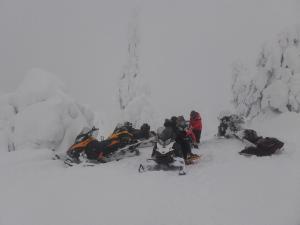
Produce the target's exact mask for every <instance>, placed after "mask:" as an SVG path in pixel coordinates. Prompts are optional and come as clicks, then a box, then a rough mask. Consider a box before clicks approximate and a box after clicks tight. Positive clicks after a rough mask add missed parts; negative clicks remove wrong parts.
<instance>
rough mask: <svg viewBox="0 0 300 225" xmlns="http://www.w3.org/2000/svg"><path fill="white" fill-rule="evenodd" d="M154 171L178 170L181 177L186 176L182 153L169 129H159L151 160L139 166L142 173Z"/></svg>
mask: <svg viewBox="0 0 300 225" xmlns="http://www.w3.org/2000/svg"><path fill="white" fill-rule="evenodd" d="M153 170H177V171H179V175H185V174H186V172H185V161H184V159H183V155H182V151H181V149H180V146H179V145H178V144H177V143H176V142H175V140H174V137H173V136H172V130H170V129H168V128H163V127H162V128H159V129H158V132H157V137H156V142H155V144H154V147H153V151H152V155H151V159H147V163H146V164H140V166H139V172H140V173H141V172H145V171H153Z"/></svg>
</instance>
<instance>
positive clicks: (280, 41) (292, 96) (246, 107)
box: [232, 26, 300, 118]
mask: <svg viewBox="0 0 300 225" xmlns="http://www.w3.org/2000/svg"><path fill="white" fill-rule="evenodd" d="M299 41H300V27H299V26H298V27H296V28H294V29H291V30H287V31H284V32H282V33H280V34H279V35H278V38H277V39H276V40H274V41H272V42H268V43H267V44H265V45H264V46H263V48H262V50H261V52H260V53H259V56H258V59H257V63H256V68H255V73H254V75H252V76H251V73H250V72H249V70H248V69H247V68H246V67H245V66H244V65H243V64H241V63H236V64H234V66H233V83H232V90H233V104H234V106H235V107H236V109H237V111H238V113H240V114H242V115H243V116H246V117H250V118H253V117H255V116H257V115H258V114H260V113H265V112H268V111H272V112H278V113H282V112H285V111H293V112H298V113H299V112H300V85H299V84H300V43H299Z"/></svg>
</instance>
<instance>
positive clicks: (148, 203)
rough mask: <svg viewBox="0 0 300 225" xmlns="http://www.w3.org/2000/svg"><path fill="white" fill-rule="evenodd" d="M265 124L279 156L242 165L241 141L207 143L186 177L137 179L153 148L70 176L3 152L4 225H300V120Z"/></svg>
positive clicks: (38, 156) (35, 159)
mask: <svg viewBox="0 0 300 225" xmlns="http://www.w3.org/2000/svg"><path fill="white" fill-rule="evenodd" d="M295 116H297V117H295ZM264 121H265V122H264V123H265V124H268V128H266V129H265V130H264V129H263V126H262V122H259V123H258V124H259V125H260V126H259V125H255V124H254V125H253V126H255V127H256V128H257V129H258V130H259V132H261V133H262V134H263V135H266V134H270V135H271V134H272V135H276V137H278V138H280V139H282V140H284V141H285V142H286V145H285V152H283V153H282V154H281V155H274V156H272V157H263V158H257V157H251V158H247V157H243V156H240V155H239V154H238V151H239V150H241V149H242V148H243V144H242V143H240V142H239V141H237V140H227V139H216V138H214V137H213V136H211V135H210V136H209V135H208V136H205V137H203V141H202V144H201V146H200V149H199V150H198V151H197V152H198V153H200V154H202V155H203V158H202V160H201V161H200V162H199V163H198V164H195V165H191V166H188V168H187V175H186V176H178V175H177V172H172V171H155V172H145V173H142V174H140V173H138V171H137V170H138V166H139V164H140V163H141V162H143V161H144V160H145V159H146V158H147V157H149V155H150V154H151V149H149V148H148V149H143V150H142V154H141V155H140V156H137V157H132V158H127V159H124V160H121V161H119V162H111V163H107V164H101V165H98V166H95V167H91V168H86V167H85V168H83V167H72V168H64V166H63V163H62V162H61V161H57V160H56V161H54V160H51V151H49V150H46V149H45V150H32V149H27V150H25V149H24V150H20V151H15V152H10V153H7V152H2V153H1V156H0V177H1V186H0V224H1V225H17V224H23V225H29V224H30V225H40V224H49V225H53V224H55V225H83V224H107V225H116V224H131V225H135V224H136V225H153V224H158V225H160V224H161V225H164V224H172V225H184V224H188V225H192V224H195V225H198V224H206V225H210V224H211V225H241V224H245V225H269V224H270V225H297V224H299V223H300V216H299V215H300V193H299V190H300V166H299V161H300V153H299V147H300V145H299V144H298V143H297V141H298V140H299V138H300V136H299V133H295V129H293V128H291V127H290V124H294V126H293V127H297V126H296V124H298V127H299V125H300V119H299V117H298V115H294V114H290V115H289V114H287V115H285V116H281V117H277V118H274V119H273V121H272V120H266V119H264ZM269 121H270V122H269ZM274 121H276V123H274ZM278 126H279V127H280V129H279V127H278ZM272 131H273V132H272ZM277 131H278V132H277Z"/></svg>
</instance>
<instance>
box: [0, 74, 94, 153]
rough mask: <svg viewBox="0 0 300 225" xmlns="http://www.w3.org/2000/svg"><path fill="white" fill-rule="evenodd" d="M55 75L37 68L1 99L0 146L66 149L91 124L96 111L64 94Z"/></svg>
mask: <svg viewBox="0 0 300 225" xmlns="http://www.w3.org/2000/svg"><path fill="white" fill-rule="evenodd" d="M64 90H65V88H64V85H63V84H62V83H61V81H59V79H57V78H56V77H55V76H54V75H53V74H50V73H48V72H44V71H42V70H40V69H34V70H32V71H30V72H29V74H28V75H27V76H26V77H25V79H24V82H23V83H22V84H21V85H20V86H19V88H18V89H17V90H16V92H14V93H11V94H9V95H5V96H3V97H2V98H0V106H1V107H0V147H1V149H6V150H7V149H8V150H10V151H11V150H16V149H21V148H24V147H33V148H49V149H57V150H63V151H65V149H66V148H67V147H68V146H69V145H70V144H71V143H72V142H73V141H74V139H75V137H76V135H77V134H78V133H79V132H80V130H81V129H82V128H83V127H86V126H91V125H92V123H93V119H94V116H93V113H92V112H91V111H90V110H88V109H87V108H86V107H84V106H82V105H79V104H78V103H76V102H75V101H74V100H73V99H71V98H70V97H68V96H67V94H66V93H65V91H64Z"/></svg>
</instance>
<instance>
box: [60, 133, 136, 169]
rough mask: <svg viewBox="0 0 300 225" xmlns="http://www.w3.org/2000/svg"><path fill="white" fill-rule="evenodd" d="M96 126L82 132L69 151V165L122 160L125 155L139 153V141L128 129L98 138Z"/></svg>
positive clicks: (67, 161)
mask: <svg viewBox="0 0 300 225" xmlns="http://www.w3.org/2000/svg"><path fill="white" fill-rule="evenodd" d="M96 131H98V129H96V128H92V129H91V130H89V131H87V130H85V131H83V132H81V133H80V134H79V135H78V136H77V138H76V140H75V143H74V144H73V145H72V146H71V147H70V148H69V149H68V151H67V159H66V160H65V163H66V164H67V165H73V164H74V163H75V164H79V163H81V162H82V161H89V162H93V163H95V162H96V163H99V162H108V161H112V160H120V159H121V158H123V157H127V156H132V155H138V154H139V151H138V149H137V147H138V146H139V144H140V143H139V142H138V141H136V140H134V138H133V135H132V134H131V133H130V132H129V131H127V130H123V131H119V132H115V133H113V134H112V135H110V136H109V137H108V138H107V139H106V140H103V141H98V140H97V139H96V136H97V135H95V132H96Z"/></svg>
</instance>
